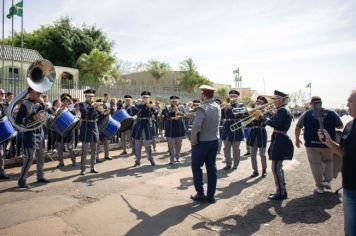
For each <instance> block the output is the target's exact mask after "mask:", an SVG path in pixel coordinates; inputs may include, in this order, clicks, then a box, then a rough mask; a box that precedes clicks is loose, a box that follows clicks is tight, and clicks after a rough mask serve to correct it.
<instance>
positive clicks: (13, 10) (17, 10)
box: [6, 1, 23, 19]
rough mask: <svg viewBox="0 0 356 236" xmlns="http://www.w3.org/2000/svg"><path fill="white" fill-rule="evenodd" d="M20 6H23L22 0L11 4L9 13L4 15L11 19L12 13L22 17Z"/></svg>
mask: <svg viewBox="0 0 356 236" xmlns="http://www.w3.org/2000/svg"><path fill="white" fill-rule="evenodd" d="M22 6H23V2H22V1H20V2H18V3H16V4H15V5H13V6H11V7H10V9H9V14H7V15H6V17H7V18H9V19H11V17H13V16H14V15H16V16H21V17H22V11H23V9H22Z"/></svg>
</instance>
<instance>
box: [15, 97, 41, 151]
mask: <svg viewBox="0 0 356 236" xmlns="http://www.w3.org/2000/svg"><path fill="white" fill-rule="evenodd" d="M41 110H45V105H44V104H41V103H36V102H33V101H31V100H29V99H26V100H24V102H23V103H22V104H21V106H20V108H19V111H18V112H17V115H16V123H17V124H21V125H22V126H25V125H26V124H29V123H31V122H33V121H34V119H33V116H34V115H35V114H37V113H38V112H39V111H41ZM43 140H44V131H43V128H42V126H41V127H40V128H38V129H36V130H34V131H26V132H23V145H24V148H39V145H40V144H41V142H43Z"/></svg>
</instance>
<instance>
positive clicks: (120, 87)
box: [0, 78, 199, 102]
mask: <svg viewBox="0 0 356 236" xmlns="http://www.w3.org/2000/svg"><path fill="white" fill-rule="evenodd" d="M0 88H2V89H4V90H5V92H9V91H10V92H13V93H14V94H15V95H16V94H18V93H20V92H21V91H23V90H24V89H27V88H28V85H27V82H26V80H25V79H19V78H15V80H13V79H11V78H5V79H1V78H0ZM88 88H92V89H95V90H96V91H97V96H103V94H104V93H109V94H110V95H111V97H115V98H118V99H122V98H123V97H124V96H125V95H126V94H129V95H131V96H133V98H134V99H137V98H140V94H141V92H142V91H144V90H148V91H150V92H151V94H152V98H153V99H154V100H160V101H162V102H168V101H169V97H170V96H172V95H176V96H179V97H180V100H181V101H182V102H188V101H192V100H193V99H199V94H197V93H186V92H180V91H177V90H174V89H173V88H172V89H167V88H159V87H158V88H157V87H150V86H147V85H144V86H130V85H126V84H120V83H116V84H113V85H103V84H101V83H99V82H92V81H88V82H86V81H73V80H56V81H55V82H54V84H53V86H52V88H51V89H50V90H49V91H47V92H46V94H47V95H48V98H49V100H50V101H53V100H54V99H56V98H59V97H60V95H61V94H62V93H69V94H70V95H71V96H72V97H73V98H78V99H79V100H80V101H83V100H84V94H83V92H84V91H85V90H86V89H88Z"/></svg>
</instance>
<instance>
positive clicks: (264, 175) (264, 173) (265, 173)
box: [262, 169, 267, 178]
mask: <svg viewBox="0 0 356 236" xmlns="http://www.w3.org/2000/svg"><path fill="white" fill-rule="evenodd" d="M266 176H267V171H266V169H263V170H262V178H264V177H266Z"/></svg>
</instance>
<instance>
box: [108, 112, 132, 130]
mask: <svg viewBox="0 0 356 236" xmlns="http://www.w3.org/2000/svg"><path fill="white" fill-rule="evenodd" d="M112 117H113V118H114V119H115V120H116V121H118V122H120V124H121V127H120V129H119V130H120V132H124V131H126V130H128V129H130V128H131V126H132V124H133V121H134V119H133V118H132V117H131V116H130V115H129V114H128V113H127V111H126V110H124V109H122V110H120V111H117V112H116V113H115V114H114V115H113V116H112Z"/></svg>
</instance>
